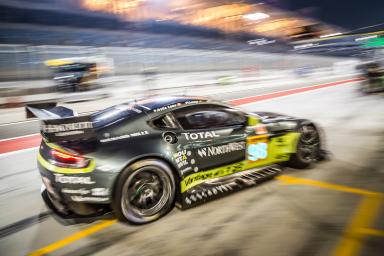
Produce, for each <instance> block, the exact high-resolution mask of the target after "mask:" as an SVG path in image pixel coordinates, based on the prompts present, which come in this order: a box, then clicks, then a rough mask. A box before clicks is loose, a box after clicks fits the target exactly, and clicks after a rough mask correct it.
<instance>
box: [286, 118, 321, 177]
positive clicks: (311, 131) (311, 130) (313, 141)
mask: <svg viewBox="0 0 384 256" xmlns="http://www.w3.org/2000/svg"><path fill="white" fill-rule="evenodd" d="M299 132H300V137H299V140H298V142H297V150H296V153H295V154H292V155H291V158H290V160H289V162H288V166H289V167H293V168H296V169H305V168H308V167H309V166H310V165H311V164H312V163H313V162H315V161H316V160H318V159H319V156H320V151H321V148H320V134H319V132H318V131H317V129H316V127H315V126H314V125H312V124H309V125H302V126H301V127H300V128H299Z"/></svg>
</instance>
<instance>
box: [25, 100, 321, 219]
mask: <svg viewBox="0 0 384 256" xmlns="http://www.w3.org/2000/svg"><path fill="white" fill-rule="evenodd" d="M27 112H28V114H29V117H31V116H37V117H39V118H40V119H41V120H42V121H41V134H42V136H43V140H42V142H41V146H40V149H39V153H38V156H37V160H38V169H39V171H40V174H41V177H42V182H43V184H42V195H43V198H44V201H45V202H46V204H47V206H48V207H49V208H50V209H51V210H52V211H53V213H55V214H54V216H56V218H57V219H58V220H59V221H60V222H61V223H63V224H74V223H81V222H91V221H94V220H96V219H100V218H107V217H108V218H110V217H111V216H116V217H117V218H118V219H119V220H120V221H124V222H130V223H134V224H144V223H148V222H151V221H154V220H157V219H159V218H160V217H162V216H164V215H165V214H166V213H168V212H169V211H170V210H171V209H172V208H173V207H174V206H176V207H178V208H180V209H187V208H190V207H193V206H196V205H198V204H201V203H204V202H207V201H210V200H213V199H216V198H219V197H222V196H224V195H227V194H229V193H232V192H235V191H238V190H240V189H243V188H246V187H249V186H252V185H255V184H258V183H260V182H262V181H265V180H267V179H270V178H272V177H274V176H275V175H277V174H279V173H280V172H281V171H282V169H283V167H284V166H290V167H293V168H306V167H308V166H310V165H311V164H312V163H313V162H315V161H318V160H321V159H323V158H324V156H325V152H326V151H325V150H323V135H322V134H323V133H322V132H320V129H319V127H318V126H317V125H315V124H314V123H313V122H311V121H309V120H306V119H299V118H293V117H289V116H284V115H279V114H276V113H266V112H255V113H248V112H246V111H243V110H241V109H238V108H236V107H233V106H231V105H228V104H226V103H223V102H219V101H215V100H213V99H210V98H205V97H194V96H193V97H192V96H191V97H189V96H167V97H160V96H157V97H145V98H141V99H137V100H131V101H128V102H126V103H124V104H118V105H116V106H112V107H110V108H107V109H105V110H101V111H98V112H95V113H92V114H89V115H80V116H79V115H77V113H76V112H75V111H73V110H72V109H69V108H66V107H62V106H55V104H37V105H30V106H27Z"/></svg>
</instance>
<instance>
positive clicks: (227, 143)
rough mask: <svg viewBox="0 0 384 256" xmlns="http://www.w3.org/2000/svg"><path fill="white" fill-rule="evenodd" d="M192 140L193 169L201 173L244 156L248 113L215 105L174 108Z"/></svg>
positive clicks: (237, 160) (240, 159)
mask: <svg viewBox="0 0 384 256" xmlns="http://www.w3.org/2000/svg"><path fill="white" fill-rule="evenodd" d="M173 115H174V117H175V119H176V120H177V121H178V122H179V124H180V125H181V127H182V128H183V130H184V131H183V132H182V136H184V138H183V139H185V140H186V141H187V142H191V143H192V149H193V150H192V152H191V155H192V156H193V159H192V160H191V164H193V171H194V172H200V171H205V170H210V169H213V168H216V167H220V166H224V165H228V164H231V163H236V162H239V161H242V160H244V159H245V154H246V133H245V127H246V116H245V115H244V113H242V112H241V111H239V110H236V109H233V108H229V107H227V106H222V105H215V104H200V105H194V106H188V107H185V108H182V109H178V110H175V111H173Z"/></svg>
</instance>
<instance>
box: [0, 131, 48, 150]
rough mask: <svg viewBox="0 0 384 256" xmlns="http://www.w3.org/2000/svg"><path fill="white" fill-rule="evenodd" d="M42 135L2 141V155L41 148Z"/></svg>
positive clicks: (0, 146) (0, 147) (0, 148)
mask: <svg viewBox="0 0 384 256" xmlns="http://www.w3.org/2000/svg"><path fill="white" fill-rule="evenodd" d="M40 142H41V136H40V134H32V135H30V136H22V137H18V138H12V139H5V140H0V154H4V153H8V152H12V151H17V150H22V149H26V148H33V147H37V146H39V144H40Z"/></svg>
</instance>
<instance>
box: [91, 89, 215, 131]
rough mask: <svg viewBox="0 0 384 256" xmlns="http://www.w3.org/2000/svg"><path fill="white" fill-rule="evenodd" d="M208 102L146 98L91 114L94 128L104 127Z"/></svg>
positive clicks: (199, 98)
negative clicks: (120, 121)
mask: <svg viewBox="0 0 384 256" xmlns="http://www.w3.org/2000/svg"><path fill="white" fill-rule="evenodd" d="M208 101H210V100H209V98H205V97H196V96H147V97H142V98H140V99H137V100H130V101H127V102H125V103H122V104H118V105H115V106H112V107H109V108H107V109H104V110H101V111H98V112H96V113H94V114H92V120H93V122H94V125H95V127H99V128H101V127H104V126H106V125H109V124H111V123H115V122H117V121H118V120H122V119H125V120H126V119H132V118H136V117H139V116H142V115H145V113H147V114H148V113H150V112H161V111H165V110H168V109H171V108H174V107H179V106H182V105H186V104H196V103H202V102H208Z"/></svg>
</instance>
